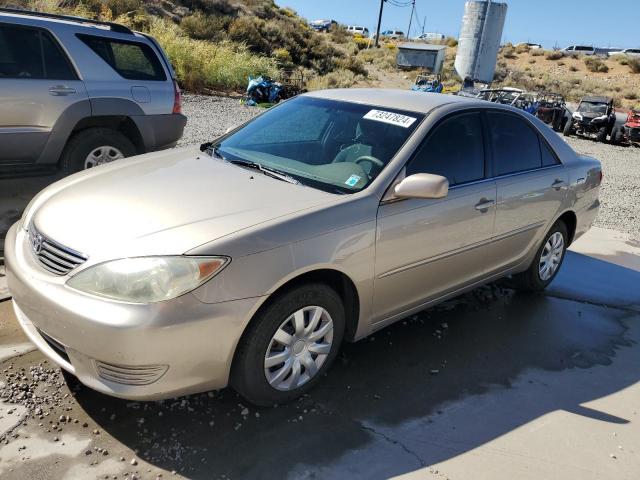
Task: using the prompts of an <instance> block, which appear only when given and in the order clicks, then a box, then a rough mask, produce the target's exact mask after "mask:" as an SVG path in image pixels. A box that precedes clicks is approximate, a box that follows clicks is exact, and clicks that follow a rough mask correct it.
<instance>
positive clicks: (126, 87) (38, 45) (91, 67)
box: [0, 8, 186, 174]
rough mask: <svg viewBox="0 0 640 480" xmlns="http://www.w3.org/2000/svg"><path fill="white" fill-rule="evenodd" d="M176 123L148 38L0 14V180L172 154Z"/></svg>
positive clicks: (72, 21) (180, 126)
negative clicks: (150, 154) (165, 151)
mask: <svg viewBox="0 0 640 480" xmlns="http://www.w3.org/2000/svg"><path fill="white" fill-rule="evenodd" d="M185 124H186V117H185V116H184V115H182V113H181V95H180V89H179V87H178V84H177V82H176V80H175V73H174V71H173V69H172V68H171V64H170V63H169V61H168V59H167V57H166V55H165V54H164V52H163V51H162V49H161V48H160V46H159V45H158V43H157V42H156V41H155V40H154V39H153V38H152V37H150V36H147V35H144V34H141V33H137V32H133V31H131V30H129V29H128V28H127V27H125V26H123V25H119V24H115V23H109V22H98V21H93V20H87V19H83V18H78V17H66V16H61V15H53V14H46V13H40V12H29V11H21V10H12V9H6V8H2V9H0V174H7V173H8V174H15V173H21V172H25V173H27V172H33V171H36V172H40V171H43V172H42V173H45V172H54V171H58V170H60V171H62V172H63V173H65V174H66V173H73V172H76V171H78V170H83V169H86V168H90V167H93V166H96V165H100V164H102V163H106V162H109V161H112V160H116V159H119V158H123V157H128V156H132V155H137V154H140V153H145V152H151V151H155V150H161V149H164V148H169V147H172V146H174V145H175V144H176V142H177V141H178V140H179V139H180V137H181V136H182V132H183V130H184V126H185Z"/></svg>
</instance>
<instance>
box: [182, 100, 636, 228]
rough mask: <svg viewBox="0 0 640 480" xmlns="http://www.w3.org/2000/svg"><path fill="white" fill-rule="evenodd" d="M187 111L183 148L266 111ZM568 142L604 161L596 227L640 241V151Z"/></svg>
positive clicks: (222, 103)
mask: <svg viewBox="0 0 640 480" xmlns="http://www.w3.org/2000/svg"><path fill="white" fill-rule="evenodd" d="M183 110H184V113H185V115H187V116H188V117H189V121H188V123H187V127H186V129H185V132H184V136H183V137H182V140H180V143H179V145H189V144H194V143H202V142H205V141H207V140H211V139H213V138H215V137H216V136H218V135H221V134H223V133H224V132H225V131H226V130H227V129H228V128H229V127H233V126H236V125H239V124H241V123H243V122H245V121H247V120H249V119H251V118H253V117H254V116H255V115H257V114H259V113H260V112H262V109H260V108H256V107H247V106H244V105H240V101H239V100H238V99H232V98H223V97H208V96H201V95H185V96H184V103H183ZM567 141H568V143H569V144H570V145H571V146H572V147H573V148H574V150H576V151H577V152H578V153H580V154H583V155H589V156H592V157H595V158H597V159H598V160H600V161H601V162H602V167H603V171H604V182H603V186H602V189H601V193H600V200H601V202H602V207H601V208H600V213H599V215H598V219H597V220H596V223H595V224H596V225H597V226H600V227H604V228H611V229H613V230H618V231H622V232H626V233H629V234H631V235H634V236H635V237H637V238H640V148H633V147H619V146H612V145H607V144H602V143H596V142H594V141H592V140H585V139H581V138H576V137H571V138H569V139H568V140H567Z"/></svg>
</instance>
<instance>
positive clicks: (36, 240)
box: [31, 233, 42, 255]
mask: <svg viewBox="0 0 640 480" xmlns="http://www.w3.org/2000/svg"><path fill="white" fill-rule="evenodd" d="M31 246H32V247H33V251H34V252H35V253H36V255H37V254H39V253H40V252H41V251H42V235H40V234H39V233H38V234H36V235H35V236H34V237H33V238H32V239H31Z"/></svg>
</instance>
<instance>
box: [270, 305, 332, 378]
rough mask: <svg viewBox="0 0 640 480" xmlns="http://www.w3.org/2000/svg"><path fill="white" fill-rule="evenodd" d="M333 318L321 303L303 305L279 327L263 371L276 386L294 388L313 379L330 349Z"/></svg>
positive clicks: (272, 340)
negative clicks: (318, 304)
mask: <svg viewBox="0 0 640 480" xmlns="http://www.w3.org/2000/svg"><path fill="white" fill-rule="evenodd" d="M332 342H333V320H332V319H331V315H329V312H327V311H326V310H325V309H324V308H322V307H317V306H310V307H304V308H301V309H300V310H298V311H296V312H294V313H293V314H291V315H290V316H289V317H288V318H287V319H286V320H285V321H284V322H282V324H281V325H280V326H279V327H278V330H276V333H275V334H274V335H273V337H272V338H271V342H270V343H269V347H268V348H267V353H266V354H265V357H264V374H265V376H266V377H267V381H268V382H269V385H271V386H272V387H273V388H275V389H276V390H282V391H287V390H294V389H296V388H298V387H300V386H302V385H304V384H305V383H307V382H308V381H309V380H311V379H312V378H313V377H314V376H315V375H316V374H317V373H318V371H319V370H320V368H321V367H322V365H323V364H324V362H325V361H326V360H327V357H328V356H329V353H330V352H331V346H332Z"/></svg>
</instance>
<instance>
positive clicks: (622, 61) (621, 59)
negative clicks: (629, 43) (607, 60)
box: [613, 55, 629, 65]
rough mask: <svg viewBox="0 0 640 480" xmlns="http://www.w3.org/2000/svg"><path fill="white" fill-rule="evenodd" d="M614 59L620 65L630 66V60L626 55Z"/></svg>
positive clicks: (616, 56)
mask: <svg viewBox="0 0 640 480" xmlns="http://www.w3.org/2000/svg"><path fill="white" fill-rule="evenodd" d="M613 58H614V59H615V61H616V62H618V63H619V64H620V65H629V58H628V57H627V56H626V55H615V56H614V57H613Z"/></svg>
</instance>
